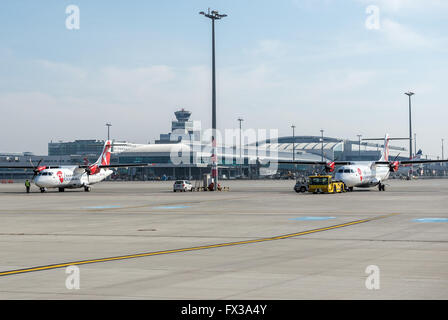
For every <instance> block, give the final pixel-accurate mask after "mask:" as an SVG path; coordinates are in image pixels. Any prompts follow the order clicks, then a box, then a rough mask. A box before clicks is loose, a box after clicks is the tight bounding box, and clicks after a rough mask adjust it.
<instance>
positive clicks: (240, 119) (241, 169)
mask: <svg viewBox="0 0 448 320" xmlns="http://www.w3.org/2000/svg"><path fill="white" fill-rule="evenodd" d="M238 121H239V122H240V176H242V175H243V158H242V155H241V149H242V141H241V133H242V130H241V123H242V122H243V121H244V119H243V118H238Z"/></svg>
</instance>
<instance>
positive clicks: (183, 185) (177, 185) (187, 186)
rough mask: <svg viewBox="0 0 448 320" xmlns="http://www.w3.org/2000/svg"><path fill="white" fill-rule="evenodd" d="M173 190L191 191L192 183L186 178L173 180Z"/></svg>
mask: <svg viewBox="0 0 448 320" xmlns="http://www.w3.org/2000/svg"><path fill="white" fill-rule="evenodd" d="M173 191H174V192H176V191H181V192H182V191H184V192H185V191H193V185H192V184H191V182H190V181H188V180H176V181H175V182H174V186H173Z"/></svg>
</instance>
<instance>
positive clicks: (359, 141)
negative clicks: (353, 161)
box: [357, 134, 362, 160]
mask: <svg viewBox="0 0 448 320" xmlns="http://www.w3.org/2000/svg"><path fill="white" fill-rule="evenodd" d="M357 136H358V158H359V159H358V160H361V137H362V134H357Z"/></svg>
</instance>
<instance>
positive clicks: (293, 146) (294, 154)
mask: <svg viewBox="0 0 448 320" xmlns="http://www.w3.org/2000/svg"><path fill="white" fill-rule="evenodd" d="M291 128H292V161H296V145H295V142H296V135H295V131H294V129H295V128H296V126H295V125H292V126H291ZM296 171H297V165H296V164H295V163H294V176H295V174H296Z"/></svg>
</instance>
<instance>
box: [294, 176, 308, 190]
mask: <svg viewBox="0 0 448 320" xmlns="http://www.w3.org/2000/svg"><path fill="white" fill-rule="evenodd" d="M294 191H295V192H302V193H303V192H307V191H308V181H306V180H305V179H299V180H297V181H296V184H295V185H294Z"/></svg>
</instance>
